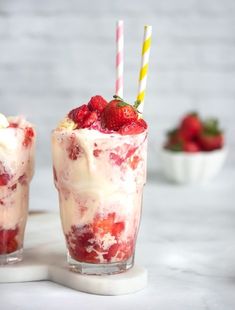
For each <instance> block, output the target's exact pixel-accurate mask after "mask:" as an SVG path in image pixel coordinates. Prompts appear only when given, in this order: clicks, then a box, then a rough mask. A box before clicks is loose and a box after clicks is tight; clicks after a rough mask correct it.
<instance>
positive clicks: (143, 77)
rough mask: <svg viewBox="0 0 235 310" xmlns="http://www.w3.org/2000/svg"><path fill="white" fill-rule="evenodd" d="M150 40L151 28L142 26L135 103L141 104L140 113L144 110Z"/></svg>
mask: <svg viewBox="0 0 235 310" xmlns="http://www.w3.org/2000/svg"><path fill="white" fill-rule="evenodd" d="M151 40H152V26H144V39H143V47H142V55H141V67H140V75H139V85H138V95H137V101H140V102H141V104H140V105H139V107H138V111H139V112H141V113H142V112H143V108H144V98H145V92H146V84H147V76H148V66H149V54H150V48H151Z"/></svg>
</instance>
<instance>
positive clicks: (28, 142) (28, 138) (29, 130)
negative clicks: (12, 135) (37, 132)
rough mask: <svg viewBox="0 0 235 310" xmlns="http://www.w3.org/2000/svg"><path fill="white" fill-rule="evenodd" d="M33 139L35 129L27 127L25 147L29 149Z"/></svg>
mask: <svg viewBox="0 0 235 310" xmlns="http://www.w3.org/2000/svg"><path fill="white" fill-rule="evenodd" d="M33 137H34V131H33V128H32V127H26V128H25V136H24V141H23V145H24V146H25V147H28V146H29V145H31V144H32V140H33Z"/></svg>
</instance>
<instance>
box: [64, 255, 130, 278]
mask: <svg viewBox="0 0 235 310" xmlns="http://www.w3.org/2000/svg"><path fill="white" fill-rule="evenodd" d="M67 261H68V264H69V267H70V270H71V271H74V272H77V273H80V274H87V275H100V276H102V275H111V274H116V273H121V272H124V271H127V270H128V269H130V268H131V267H133V265H134V255H133V256H131V257H130V258H129V259H128V260H126V261H124V262H117V263H105V264H91V263H84V262H79V261H76V260H74V259H73V258H72V257H71V256H70V255H69V253H68V254H67Z"/></svg>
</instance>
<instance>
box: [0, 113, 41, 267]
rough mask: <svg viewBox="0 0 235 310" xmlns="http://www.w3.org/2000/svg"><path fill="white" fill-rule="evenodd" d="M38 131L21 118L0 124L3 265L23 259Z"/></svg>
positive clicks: (0, 246)
mask: <svg viewBox="0 0 235 310" xmlns="http://www.w3.org/2000/svg"><path fill="white" fill-rule="evenodd" d="M34 144H35V132H34V129H33V128H32V127H31V124H30V123H28V122H26V121H25V120H23V119H21V118H17V117H16V118H11V121H10V125H9V127H7V128H0V265H1V264H9V263H14V262H18V261H21V260H22V255H23V241H24V231H25V225H26V220H27V214H28V199H29V183H30V181H31V179H32V176H33V171H34Z"/></svg>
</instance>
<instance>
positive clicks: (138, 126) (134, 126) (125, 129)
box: [118, 119, 147, 135]
mask: <svg viewBox="0 0 235 310" xmlns="http://www.w3.org/2000/svg"><path fill="white" fill-rule="evenodd" d="M146 128H147V123H146V122H145V121H144V120H143V119H137V120H135V121H134V122H132V123H130V124H125V125H123V126H122V127H121V128H120V129H119V130H118V132H119V133H120V134H121V135H135V134H138V133H141V132H143V131H145V129H146Z"/></svg>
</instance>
